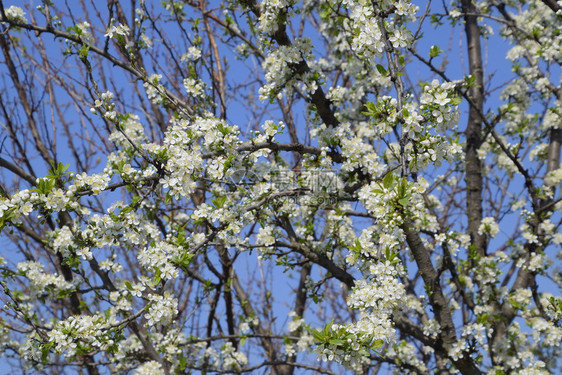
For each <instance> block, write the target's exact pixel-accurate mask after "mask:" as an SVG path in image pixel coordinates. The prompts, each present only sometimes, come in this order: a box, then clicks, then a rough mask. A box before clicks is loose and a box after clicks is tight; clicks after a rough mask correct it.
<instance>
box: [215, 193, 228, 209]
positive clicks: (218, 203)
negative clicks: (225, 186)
mask: <svg viewBox="0 0 562 375" xmlns="http://www.w3.org/2000/svg"><path fill="white" fill-rule="evenodd" d="M226 200H227V197H226V195H222V196H220V197H216V198H215V199H211V201H212V202H213V205H214V206H215V207H216V208H223V207H224V204H225V203H226Z"/></svg>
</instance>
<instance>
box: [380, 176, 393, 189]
mask: <svg viewBox="0 0 562 375" xmlns="http://www.w3.org/2000/svg"><path fill="white" fill-rule="evenodd" d="M382 186H384V188H385V189H387V190H388V189H390V188H392V187H393V186H394V175H393V174H392V172H389V173H387V174H386V176H384V179H383V180H382Z"/></svg>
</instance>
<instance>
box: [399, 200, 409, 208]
mask: <svg viewBox="0 0 562 375" xmlns="http://www.w3.org/2000/svg"><path fill="white" fill-rule="evenodd" d="M398 203H400V205H401V206H402V207H406V206H407V205H408V198H402V199H399V200H398Z"/></svg>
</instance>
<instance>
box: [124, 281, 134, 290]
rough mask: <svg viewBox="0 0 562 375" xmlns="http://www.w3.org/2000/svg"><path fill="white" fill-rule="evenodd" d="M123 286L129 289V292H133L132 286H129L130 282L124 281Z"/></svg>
mask: <svg viewBox="0 0 562 375" xmlns="http://www.w3.org/2000/svg"><path fill="white" fill-rule="evenodd" d="M125 286H126V287H127V289H129V290H133V284H131V282H130V281H127V280H125Z"/></svg>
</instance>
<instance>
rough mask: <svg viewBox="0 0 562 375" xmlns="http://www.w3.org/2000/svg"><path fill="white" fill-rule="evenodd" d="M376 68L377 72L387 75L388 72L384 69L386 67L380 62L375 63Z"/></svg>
mask: <svg viewBox="0 0 562 375" xmlns="http://www.w3.org/2000/svg"><path fill="white" fill-rule="evenodd" d="M377 70H378V71H379V73H380V74H381V75H383V76H386V75H388V72H387V71H386V69H385V68H384V66H382V65H381V64H377Z"/></svg>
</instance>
